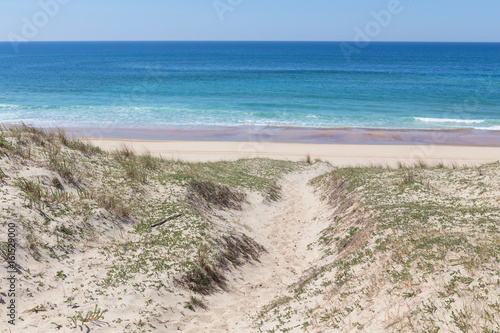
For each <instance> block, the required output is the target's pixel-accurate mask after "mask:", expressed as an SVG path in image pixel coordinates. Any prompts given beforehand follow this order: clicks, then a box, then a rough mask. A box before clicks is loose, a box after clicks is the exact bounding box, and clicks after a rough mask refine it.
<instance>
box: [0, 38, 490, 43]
mask: <svg viewBox="0 0 500 333" xmlns="http://www.w3.org/2000/svg"><path fill="white" fill-rule="evenodd" d="M58 42H63V43H85V42H88V43H101V42H102V43H109V42H222V43H224V42H227V43H235V42H237V43H246V42H248V43H256V42H258V43H356V41H352V40H349V41H346V40H336V41H335V40H133V39H130V40H111V39H110V40H37V41H23V42H20V43H22V44H29V43H58ZM0 43H12V41H8V40H0ZM370 43H484V44H486V43H488V44H499V43H500V41H425V40H422V41H405V40H394V41H393V40H387V41H384V40H380V41H371V42H370Z"/></svg>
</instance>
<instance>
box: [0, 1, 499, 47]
mask: <svg viewBox="0 0 500 333" xmlns="http://www.w3.org/2000/svg"><path fill="white" fill-rule="evenodd" d="M391 1H396V2H397V0H1V1H0V40H2V41H6V40H9V38H14V37H15V38H19V37H22V38H25V39H27V40H35V41H42V40H321V41H325V40H326V41H352V40H353V39H354V37H355V30H354V29H355V28H356V27H358V28H359V29H361V30H362V31H363V30H364V29H366V25H367V24H370V22H372V26H371V28H372V29H374V30H372V32H373V33H372V35H373V37H370V38H371V40H373V41H487V42H500V1H499V0H481V1H472V0H400V5H399V7H398V9H402V12H400V13H397V14H393V15H392V14H391V18H390V22H389V23H388V24H386V23H385V21H384V25H385V26H382V25H380V24H379V28H380V29H377V27H376V26H373V22H374V20H375V19H374V17H373V16H372V15H371V12H372V11H375V12H379V11H380V10H384V9H387V8H388V6H389V3H390V2H391ZM54 2H57V3H65V4H61V5H59V7H60V8H59V9H55V8H54V7H53V6H49V9H48V10H47V9H46V10H45V11H46V12H48V13H49V14H50V15H47V14H45V13H44V12H43V9H42V7H41V5H40V4H41V3H54ZM214 4H215V5H218V8H219V13H218V12H217V10H216V8H215V6H214ZM52 16H53V17H52ZM221 17H222V18H223V20H221ZM36 20H38V21H36ZM35 21H36V22H35ZM26 22H28V23H26ZM34 23H36V24H37V25H38V27H37V26H35V28H36V30H35V31H33V30H30V29H29V28H27V27H26V25H29V24H34Z"/></svg>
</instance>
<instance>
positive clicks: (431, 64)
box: [0, 42, 500, 130]
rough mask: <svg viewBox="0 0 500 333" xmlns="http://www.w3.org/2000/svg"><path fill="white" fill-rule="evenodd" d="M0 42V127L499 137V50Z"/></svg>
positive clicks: (406, 45) (494, 45)
mask: <svg viewBox="0 0 500 333" xmlns="http://www.w3.org/2000/svg"><path fill="white" fill-rule="evenodd" d="M340 46H341V44H340V43H334V42H332V43H323V42H318V43H310V42H53V43H45V42H44V43H28V44H25V45H21V46H20V48H19V50H20V52H19V53H17V54H16V53H14V51H13V48H12V47H11V45H10V44H9V43H0V123H12V122H25V123H29V124H35V125H43V126H55V125H58V126H68V127H84V126H85V127H88V126H96V125H102V124H106V126H111V127H146V128H148V127H154V128H156V127H162V126H167V125H168V126H171V125H174V126H175V125H203V126H244V125H256V126H265V125H272V126H298V127H324V128H341V127H362V128H416V129H427V128H429V129H431V128H432V129H435V128H476V129H485V130H500V44H498V43H490V44H482V43H371V44H370V45H369V46H368V47H366V48H364V49H360V53H359V54H356V55H354V56H352V57H351V59H349V60H348V59H346V58H345V57H344V55H343V53H342V49H341V47H340Z"/></svg>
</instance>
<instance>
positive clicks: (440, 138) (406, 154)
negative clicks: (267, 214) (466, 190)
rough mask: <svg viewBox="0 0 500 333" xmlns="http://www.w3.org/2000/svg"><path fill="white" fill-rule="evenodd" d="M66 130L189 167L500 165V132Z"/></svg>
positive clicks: (98, 142) (99, 143)
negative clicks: (308, 162) (242, 163)
mask: <svg viewBox="0 0 500 333" xmlns="http://www.w3.org/2000/svg"><path fill="white" fill-rule="evenodd" d="M67 130H68V131H69V133H71V134H72V135H73V136H75V137H78V138H85V139H87V140H90V142H92V143H93V144H96V145H97V146H99V147H101V148H103V149H106V150H114V149H117V148H120V147H122V146H123V145H125V146H128V147H131V148H133V149H134V150H135V151H137V152H150V153H151V154H153V155H155V156H162V157H164V158H174V159H181V160H185V161H190V162H206V161H220V160H237V159H241V158H254V157H261V158H271V159H283V160H290V161H299V160H304V159H305V157H306V156H307V155H309V156H311V158H312V159H321V160H323V161H328V162H330V163H331V164H333V165H336V166H355V165H370V164H382V165H390V166H396V165H397V164H398V163H399V162H403V163H416V162H418V161H424V162H425V163H428V164H431V165H433V164H439V163H444V164H457V165H473V164H483V163H491V162H496V161H498V160H500V131H480V130H470V129H452V130H407V129H360V128H340V129H322V128H297V127H218V128H217V127H195V126H185V127H176V128H173V127H167V128H162V129H159V128H157V129H140V128H135V129H130V128H121V129H120V128H107V129H102V128H101V129H96V128H80V129H71V128H69V129H67Z"/></svg>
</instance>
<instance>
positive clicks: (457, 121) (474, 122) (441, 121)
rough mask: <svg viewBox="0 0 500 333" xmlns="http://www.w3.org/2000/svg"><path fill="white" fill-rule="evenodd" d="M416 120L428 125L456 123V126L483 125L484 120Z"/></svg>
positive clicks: (418, 118)
mask: <svg viewBox="0 0 500 333" xmlns="http://www.w3.org/2000/svg"><path fill="white" fill-rule="evenodd" d="M414 118H415V120H418V121H423V122H426V123H455V124H481V123H484V120H482V119H479V120H473V119H443V118H420V117H414Z"/></svg>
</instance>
